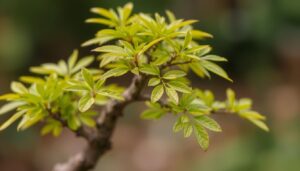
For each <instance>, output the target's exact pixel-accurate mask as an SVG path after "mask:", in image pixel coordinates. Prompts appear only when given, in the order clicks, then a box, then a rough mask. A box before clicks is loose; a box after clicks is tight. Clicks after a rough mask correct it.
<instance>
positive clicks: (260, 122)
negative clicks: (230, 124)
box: [249, 118, 270, 132]
mask: <svg viewBox="0 0 300 171" xmlns="http://www.w3.org/2000/svg"><path fill="white" fill-rule="evenodd" d="M249 120H250V121H251V122H252V123H253V124H254V125H256V126H258V127H259V128H261V129H262V130H264V131H266V132H269V131H270V129H269V128H268V126H267V125H266V124H265V123H264V122H263V121H261V120H257V119H252V118H250V119H249Z"/></svg>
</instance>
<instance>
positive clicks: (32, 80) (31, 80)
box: [20, 76, 45, 84]
mask: <svg viewBox="0 0 300 171" xmlns="http://www.w3.org/2000/svg"><path fill="white" fill-rule="evenodd" d="M20 80H21V81H22V82H24V83H28V84H34V83H36V84H44V83H45V81H44V80H43V79H41V78H39V77H32V76H22V77H20Z"/></svg>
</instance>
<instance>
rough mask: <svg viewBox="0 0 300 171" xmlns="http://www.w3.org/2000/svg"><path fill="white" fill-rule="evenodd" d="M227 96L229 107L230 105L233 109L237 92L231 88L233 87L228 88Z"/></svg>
mask: <svg viewBox="0 0 300 171" xmlns="http://www.w3.org/2000/svg"><path fill="white" fill-rule="evenodd" d="M226 96H227V103H228V107H229V109H232V108H233V107H234V103H235V93H234V91H233V90H231V89H227V90H226Z"/></svg>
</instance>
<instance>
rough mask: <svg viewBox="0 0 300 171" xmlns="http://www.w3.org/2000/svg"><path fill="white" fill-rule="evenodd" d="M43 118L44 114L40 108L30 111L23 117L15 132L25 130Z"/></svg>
mask: <svg viewBox="0 0 300 171" xmlns="http://www.w3.org/2000/svg"><path fill="white" fill-rule="evenodd" d="M44 117H45V113H44V111H43V110H42V109H41V108H35V109H31V110H30V111H28V112H27V113H26V115H24V117H23V118H22V120H21V122H20V123H19V124H18V127H17V130H18V131H19V130H26V129H27V128H29V127H31V126H33V125H34V124H36V123H37V122H39V121H41V120H42V119H43V118H44Z"/></svg>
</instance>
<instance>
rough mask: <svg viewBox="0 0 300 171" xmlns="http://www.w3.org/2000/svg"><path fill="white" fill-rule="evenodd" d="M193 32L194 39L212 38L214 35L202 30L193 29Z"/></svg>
mask: <svg viewBox="0 0 300 171" xmlns="http://www.w3.org/2000/svg"><path fill="white" fill-rule="evenodd" d="M191 34H192V35H193V38H194V39H203V38H212V37H213V36H212V35H211V34H209V33H206V32H204V31H201V30H192V31H191Z"/></svg>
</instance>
